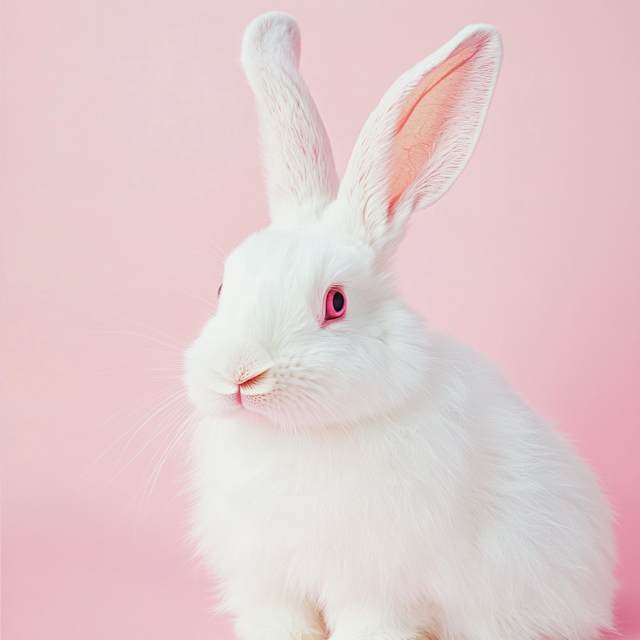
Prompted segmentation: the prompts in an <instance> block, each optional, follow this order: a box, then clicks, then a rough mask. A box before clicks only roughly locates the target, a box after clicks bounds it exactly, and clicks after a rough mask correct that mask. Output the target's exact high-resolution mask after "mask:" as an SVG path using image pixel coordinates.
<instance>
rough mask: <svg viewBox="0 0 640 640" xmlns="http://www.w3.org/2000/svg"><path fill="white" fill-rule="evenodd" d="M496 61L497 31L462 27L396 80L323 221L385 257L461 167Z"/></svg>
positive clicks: (484, 104)
mask: <svg viewBox="0 0 640 640" xmlns="http://www.w3.org/2000/svg"><path fill="white" fill-rule="evenodd" d="M501 57H502V45H501V42H500V36H499V34H498V32H497V30H496V29H495V28H494V27H492V26H489V25H470V26H468V27H467V28H466V29H463V30H462V31H461V32H460V33H459V34H458V35H457V36H456V37H454V38H453V39H452V40H451V41H449V42H448V43H447V44H446V45H444V46H443V47H442V48H440V49H439V50H438V51H436V52H435V53H434V54H433V55H431V56H429V57H428V58H426V59H425V60H423V61H422V62H420V63H419V64H417V65H416V66H415V67H414V68H413V69H410V70H409V71H407V72H406V73H405V74H404V75H402V76H401V77H400V78H398V80H397V81H396V82H395V83H394V84H393V85H392V87H391V88H390V89H389V90H388V91H387V93H386V94H385V95H384V97H383V98H382V100H381V102H380V104H379V105H378V107H377V108H376V109H375V110H374V111H373V113H372V114H371V116H370V117H369V119H368V120H367V122H366V124H365V125H364V128H363V130H362V132H361V134H360V137H359V138H358V141H357V142H356V146H355V148H354V151H353V154H352V156H351V159H350V161H349V164H348V166H347V170H346V173H345V176H344V179H343V181H342V184H341V185H340V191H339V193H338V198H337V202H336V203H335V205H334V206H333V207H332V208H331V209H330V211H328V212H327V213H328V215H327V221H328V222H329V223H330V224H332V226H333V225H335V224H338V225H341V226H343V228H344V230H345V232H346V233H347V235H348V236H351V237H352V238H354V237H355V239H356V241H358V242H362V243H365V244H367V245H370V246H371V247H372V248H373V249H374V250H375V251H376V252H377V253H379V254H383V255H385V256H386V255H388V254H389V253H390V251H391V250H392V249H393V248H394V247H395V245H396V243H397V241H398V239H399V238H400V236H401V234H402V230H403V228H404V225H405V223H406V220H407V219H408V217H409V215H410V214H411V213H412V212H413V211H415V210H417V209H422V208H424V207H426V206H428V205H430V204H432V203H433V202H435V201H436V200H437V199H438V198H440V197H441V196H442V195H443V194H444V193H446V191H447V190H448V189H449V187H450V186H451V184H452V183H453V182H454V181H455V179H456V178H457V177H458V175H459V174H460V172H461V171H462V169H463V168H464V167H465V165H466V164H467V162H468V161H469V158H470V157H471V154H472V153H473V150H474V149H475V146H476V143H477V141H478V138H479V136H480V131H481V130H482V125H483V123H484V119H485V115H486V112H487V109H488V107H489V102H490V100H491V95H492V93H493V89H494V86H495V83H496V80H497V76H498V70H499V67H500V61H501Z"/></svg>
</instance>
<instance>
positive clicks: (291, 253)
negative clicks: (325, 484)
mask: <svg viewBox="0 0 640 640" xmlns="http://www.w3.org/2000/svg"><path fill="white" fill-rule="evenodd" d="M299 53H300V38H299V32H298V28H297V25H296V23H295V22H294V21H293V19H292V18H291V17H290V16H288V15H287V14H284V13H279V12H274V13H269V14H266V15H264V16H261V17H259V18H258V19H256V20H255V21H254V22H253V23H252V24H251V25H250V26H249V27H248V28H247V31H246V33H245V36H244V41H243V48H242V62H243V65H244V68H245V72H246V75H247V77H248V79H249V82H250V84H251V87H252V88H253V91H254V93H255V95H256V99H257V103H258V109H259V115H260V122H261V130H262V139H263V143H264V149H265V165H266V169H267V188H268V198H269V209H270V215H271V225H270V226H269V227H268V228H267V229H264V230H261V231H259V232H257V233H255V234H254V235H252V236H250V237H249V238H248V239H247V240H246V241H245V242H243V243H242V244H241V245H240V246H239V247H237V248H236V249H235V250H234V251H233V253H232V254H231V255H230V256H229V258H228V259H227V261H226V263H225V269H224V281H223V286H222V288H221V291H220V295H219V304H218V309H217V312H216V314H215V316H214V317H213V318H211V320H210V321H209V322H208V323H207V325H206V326H205V328H204V330H203V332H202V334H201V336H200V337H199V338H198V340H197V341H196V342H195V343H194V344H193V346H192V347H191V349H190V350H189V352H188V354H187V372H186V383H187V387H188V389H189V392H190V395H191V398H192V400H193V401H194V402H195V404H196V405H197V407H198V408H199V409H200V410H201V411H203V412H205V413H212V414H219V413H220V412H222V413H223V414H226V413H228V412H237V416H238V417H241V418H242V419H246V420H256V421H266V422H268V423H270V424H274V425H279V426H283V427H287V426H288V427H292V428H295V427H298V426H301V425H304V426H307V427H312V426H314V425H325V426H327V425H329V424H333V423H335V424H344V423H345V422H348V421H352V420H357V419H359V418H362V417H364V416H367V415H371V414H374V413H376V412H387V411H391V410H393V409H394V408H397V407H398V406H400V405H402V404H404V403H407V402H410V401H411V398H412V397H413V396H414V394H416V393H417V392H418V390H419V389H423V388H424V380H425V376H426V375H428V368H429V362H428V359H427V356H426V353H427V350H426V349H425V348H424V347H425V344H426V340H427V337H426V335H425V334H424V332H423V331H422V329H421V325H420V320H419V319H418V318H416V317H415V316H414V315H413V314H412V313H411V312H409V311H408V310H407V309H406V308H405V307H404V306H403V305H402V304H401V303H400V302H399V301H398V300H397V299H396V298H395V295H394V290H393V286H392V283H391V282H390V276H389V267H388V265H389V258H390V257H391V256H392V254H393V250H394V249H395V247H396V245H397V243H398V241H399V239H400V238H401V236H402V232H403V229H404V228H405V226H406V222H407V220H408V218H409V215H410V214H411V213H412V212H413V211H415V210H418V209H421V208H424V207H426V206H428V205H430V204H431V203H433V202H435V201H436V200H437V199H438V198H440V196H442V195H443V194H444V193H445V192H446V191H447V189H448V188H449V187H450V186H451V184H452V183H453V181H454V180H455V179H456V177H457V176H458V175H459V174H460V172H461V171H462V169H463V168H464V166H465V164H466V163H467V162H468V160H469V158H470V156H471V154H472V152H473V150H474V148H475V145H476V143H477V140H478V137H479V135H480V131H481V128H482V124H483V122H484V118H485V114H486V111H487V108H488V106H489V102H490V99H491V95H492V92H493V88H494V85H495V82H496V79H497V74H498V68H499V66H500V58H501V43H500V38H499V35H498V33H497V31H496V30H495V29H494V28H493V27H490V26H486V25H472V26H469V27H467V28H466V29H464V30H463V31H461V32H460V33H459V34H458V35H457V36H456V37H454V38H453V39H452V40H451V41H450V42H449V43H447V44H446V45H444V46H443V47H442V48H441V49H439V50H438V51H437V52H436V53H434V54H433V55H431V56H429V57H428V58H426V59H425V60H423V61H422V62H420V63H419V64H417V65H416V66H415V67H414V68H413V69H411V70H409V71H408V72H406V73H405V74H403V75H402V76H401V77H400V78H399V79H398V80H397V81H396V82H395V83H394V84H393V85H392V87H391V88H390V89H389V90H388V91H387V93H386V94H385V95H384V97H383V98H382V100H381V102H380V104H379V105H378V107H377V108H376V109H375V110H374V111H373V113H372V114H371V116H370V117H369V119H368V120H367V122H366V124H365V126H364V128H363V130H362V132H361V134H360V137H359V138H358V141H357V143H356V146H355V149H354V151H353V154H352V157H351V159H350V161H349V163H348V166H347V169H346V172H345V175H344V178H343V180H342V182H341V184H340V185H339V186H338V181H337V178H336V173H335V168H334V164H333V158H332V153H331V148H330V144H329V140H328V137H327V134H326V131H325V129H324V126H323V124H322V121H321V119H320V117H319V115H318V112H317V110H316V107H315V104H314V103H313V100H312V99H311V96H310V94H309V92H308V89H307V87H306V85H305V84H304V82H303V80H302V77H301V76H300V73H299V70H298V60H299Z"/></svg>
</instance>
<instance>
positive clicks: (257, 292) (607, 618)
mask: <svg viewBox="0 0 640 640" xmlns="http://www.w3.org/2000/svg"><path fill="white" fill-rule="evenodd" d="M299 46H300V45H299V34H298V29H297V26H296V23H295V22H294V21H293V19H292V18H291V17H290V16H288V15H286V14H284V13H277V12H276V13H269V14H266V15H263V16H261V17H260V18H258V19H256V20H255V21H254V22H253V23H252V24H251V25H250V26H249V27H248V29H247V31H246V33H245V37H244V42H243V52H242V61H243V64H244V68H245V71H246V74H247V76H248V79H249V82H250V84H251V86H252V88H253V90H254V92H255V94H256V97H257V101H258V106H259V110H260V116H261V124H262V134H263V140H264V145H265V149H266V156H267V158H266V166H267V172H268V175H267V182H268V191H269V205H270V213H271V219H272V224H271V226H270V227H269V228H267V229H264V230H262V231H259V232H257V233H255V234H254V235H252V236H250V237H249V238H248V239H247V240H246V241H245V242H243V243H242V244H241V245H240V246H239V247H238V248H236V249H235V250H234V251H233V253H232V254H231V255H230V256H229V258H228V259H227V261H226V264H225V270H224V285H223V287H222V289H221V293H220V296H219V306H218V310H217V312H216V314H215V316H214V317H213V318H211V320H210V321H209V322H208V323H207V325H206V326H205V328H204V330H203V332H202V335H201V336H200V337H199V338H198V339H197V340H196V342H195V343H194V344H193V346H192V347H191V349H190V350H189V351H188V353H187V360H186V368H187V371H186V376H185V380H186V385H187V388H188V391H189V394H190V397H191V399H192V401H193V402H194V403H195V405H196V408H197V414H198V416H199V418H198V422H197V426H196V427H195V429H194V434H193V441H192V454H193V475H192V485H193V492H194V506H193V523H192V525H193V527H192V534H193V539H194V541H195V543H196V544H197V548H198V550H199V553H200V554H201V557H202V558H203V559H204V561H205V562H206V564H207V566H208V567H210V568H211V569H212V570H213V571H215V572H216V574H217V576H218V579H219V581H220V584H221V591H222V592H221V606H223V607H224V608H226V610H228V611H230V612H231V613H232V614H233V616H234V618H235V620H236V631H237V634H238V636H239V637H240V638H242V639H243V640H276V639H278V640H294V639H295V640H311V639H319V638H327V637H330V638H331V639H332V640H365V639H366V640H409V639H414V638H422V637H435V638H439V639H441V640H463V639H465V640H529V639H534V638H535V639H541V640H542V639H553V638H558V639H560V638H563V639H569V640H586V639H588V638H594V637H596V636H597V635H598V633H599V632H600V631H601V630H603V629H608V628H611V625H612V619H611V608H612V598H613V592H614V587H615V581H614V578H613V564H614V549H613V546H614V545H613V539H612V531H611V529H612V527H611V516H610V512H609V508H608V505H607V502H606V500H605V499H604V498H603V496H602V494H601V493H600V491H599V489H598V487H597V485H596V482H595V480H594V478H593V476H592V474H591V472H590V471H589V469H588V468H587V466H586V465H585V464H584V463H583V462H582V460H581V459H580V458H578V456H577V455H576V453H575V452H574V451H573V449H572V447H571V446H570V445H569V444H568V443H567V442H566V441H565V440H564V438H562V437H561V436H560V435H558V434H557V433H555V432H554V431H553V430H552V429H551V428H550V427H549V426H548V425H547V424H546V423H545V422H544V421H543V420H542V419H541V418H540V417H538V416H537V415H536V414H535V413H534V412H533V411H532V410H531V409H530V408H529V407H528V406H527V405H526V404H525V403H524V402H523V401H522V400H521V399H520V398H519V397H518V395H517V394H516V393H515V392H514V391H513V390H512V389H511V388H510V387H509V385H508V384H507V383H506V382H505V381H504V380H503V379H502V377H501V375H500V374H499V373H498V371H497V370H496V368H495V367H494V366H493V365H492V364H491V363H489V362H487V361H486V360H485V359H484V358H483V357H482V356H480V355H478V354H477V353H475V352H473V351H472V350H470V349H468V348H466V347H463V346H460V345H458V344H455V343H453V342H452V341H450V340H448V339H446V338H443V337H441V336H438V335H434V334H431V333H427V332H425V330H424V329H423V326H422V322H421V320H420V318H419V317H417V316H416V315H415V314H414V313H412V312H411V311H410V310H409V309H407V308H406V307H405V306H404V305H403V304H402V303H401V302H399V301H398V300H397V298H396V295H395V290H394V286H393V283H392V280H391V277H390V275H389V270H390V267H389V258H390V257H391V255H392V252H393V250H394V248H395V247H396V244H397V242H398V240H399V239H400V238H401V236H402V232H403V230H404V228H405V226H406V223H407V219H408V217H409V215H410V214H411V213H412V212H413V211H415V210H417V209H421V208H423V207H426V206H427V205H429V204H431V203H432V202H434V201H435V200H437V199H438V198H439V197H440V196H442V195H443V194H444V193H445V192H446V191H447V189H448V188H449V186H450V185H451V184H452V182H453V181H454V180H455V178H456V177H457V176H458V174H459V173H460V172H461V171H462V169H463V167H464V166H465V164H466V163H467V161H468V160H469V158H470V156H471V154H472V152H473V150H474V148H475V145H476V142H477V140H478V137H479V135H480V130H481V128H482V124H483V121H484V118H485V114H486V111H487V108H488V105H489V102H490V99H491V95H492V92H493V88H494V84H495V82H496V78H497V74H498V68H499V66H500V59H501V43H500V37H499V35H498V32H497V31H496V30H495V29H494V28H493V27H491V26H487V25H471V26H469V27H467V28H466V29H463V30H462V31H461V32H460V33H459V34H458V35H457V36H456V37H455V38H453V39H452V40H451V41H450V42H449V43H447V44H446V45H445V46H443V47H442V48H441V49H439V50H438V51H437V52H436V53H434V54H433V55H431V56H430V57H428V58H427V59H426V60H423V61H422V62H420V63H419V64H418V65H416V66H415V67H414V68H413V69H411V70H410V71H408V72H407V73H405V74H404V75H402V76H401V77H400V78H399V79H398V80H397V82H395V84H394V85H393V86H392V87H391V88H390V89H389V91H388V92H387V93H386V95H385V96H384V97H383V99H382V101H381V102H380V104H379V105H378V107H377V108H376V109H375V111H374V112H373V113H372V115H371V117H370V118H369V119H368V121H367V123H366V124H365V126H364V129H363V131H362V133H361V135H360V137H359V139H358V142H357V144H356V146H355V150H354V152H353V156H352V157H351V160H350V162H349V165H348V167H347V170H346V173H345V176H344V179H343V180H342V183H341V184H340V187H339V188H338V183H337V179H336V174H335V169H334V166H333V159H332V155H331V149H330V145H329V142H328V139H327V135H326V132H325V130H324V127H323V125H322V122H321V120H320V118H319V116H318V113H317V111H316V108H315V106H314V103H313V101H312V99H311V97H310V95H309V93H308V90H307V88H306V86H305V84H304V83H303V81H302V78H301V76H300V74H299V71H298V58H299ZM233 215H236V213H234V214H233Z"/></svg>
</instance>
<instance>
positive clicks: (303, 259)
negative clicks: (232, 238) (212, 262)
mask: <svg viewBox="0 0 640 640" xmlns="http://www.w3.org/2000/svg"><path fill="white" fill-rule="evenodd" d="M371 266H372V263H371V256H370V255H369V253H368V252H367V251H363V250H360V249H358V248H356V247H353V246H349V245H343V244H340V243H339V242H336V241H335V240H334V239H333V238H331V237H330V236H328V235H323V234H322V233H317V232H315V231H308V230H295V231H294V230H281V229H274V228H268V229H264V230H262V231H259V232H258V233H255V234H253V235H251V236H249V237H248V238H247V239H246V240H245V241H244V242H243V243H242V244H241V245H239V246H238V247H237V248H236V249H235V250H234V251H233V253H232V254H231V255H230V256H229V257H228V258H227V261H226V263H225V275H224V280H225V287H227V285H228V286H229V288H231V287H233V288H234V289H237V290H238V292H242V293H245V294H254V295H255V296H260V294H261V293H276V294H277V293H285V292H286V293H287V294H288V295H293V297H294V298H304V297H305V296H306V295H307V294H315V293H317V289H318V288H322V287H323V286H328V285H330V284H335V283H336V279H337V280H340V279H350V278H354V277H357V278H362V277H366V276H367V275H371V273H372V270H371ZM321 293H324V291H321ZM260 297H261V296H260Z"/></svg>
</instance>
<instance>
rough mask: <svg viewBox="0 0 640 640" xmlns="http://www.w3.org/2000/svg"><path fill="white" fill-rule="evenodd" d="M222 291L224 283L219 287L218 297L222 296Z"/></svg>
mask: <svg viewBox="0 0 640 640" xmlns="http://www.w3.org/2000/svg"><path fill="white" fill-rule="evenodd" d="M221 291H222V285H220V286H219V287H218V298H219V297H220V292H221Z"/></svg>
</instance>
